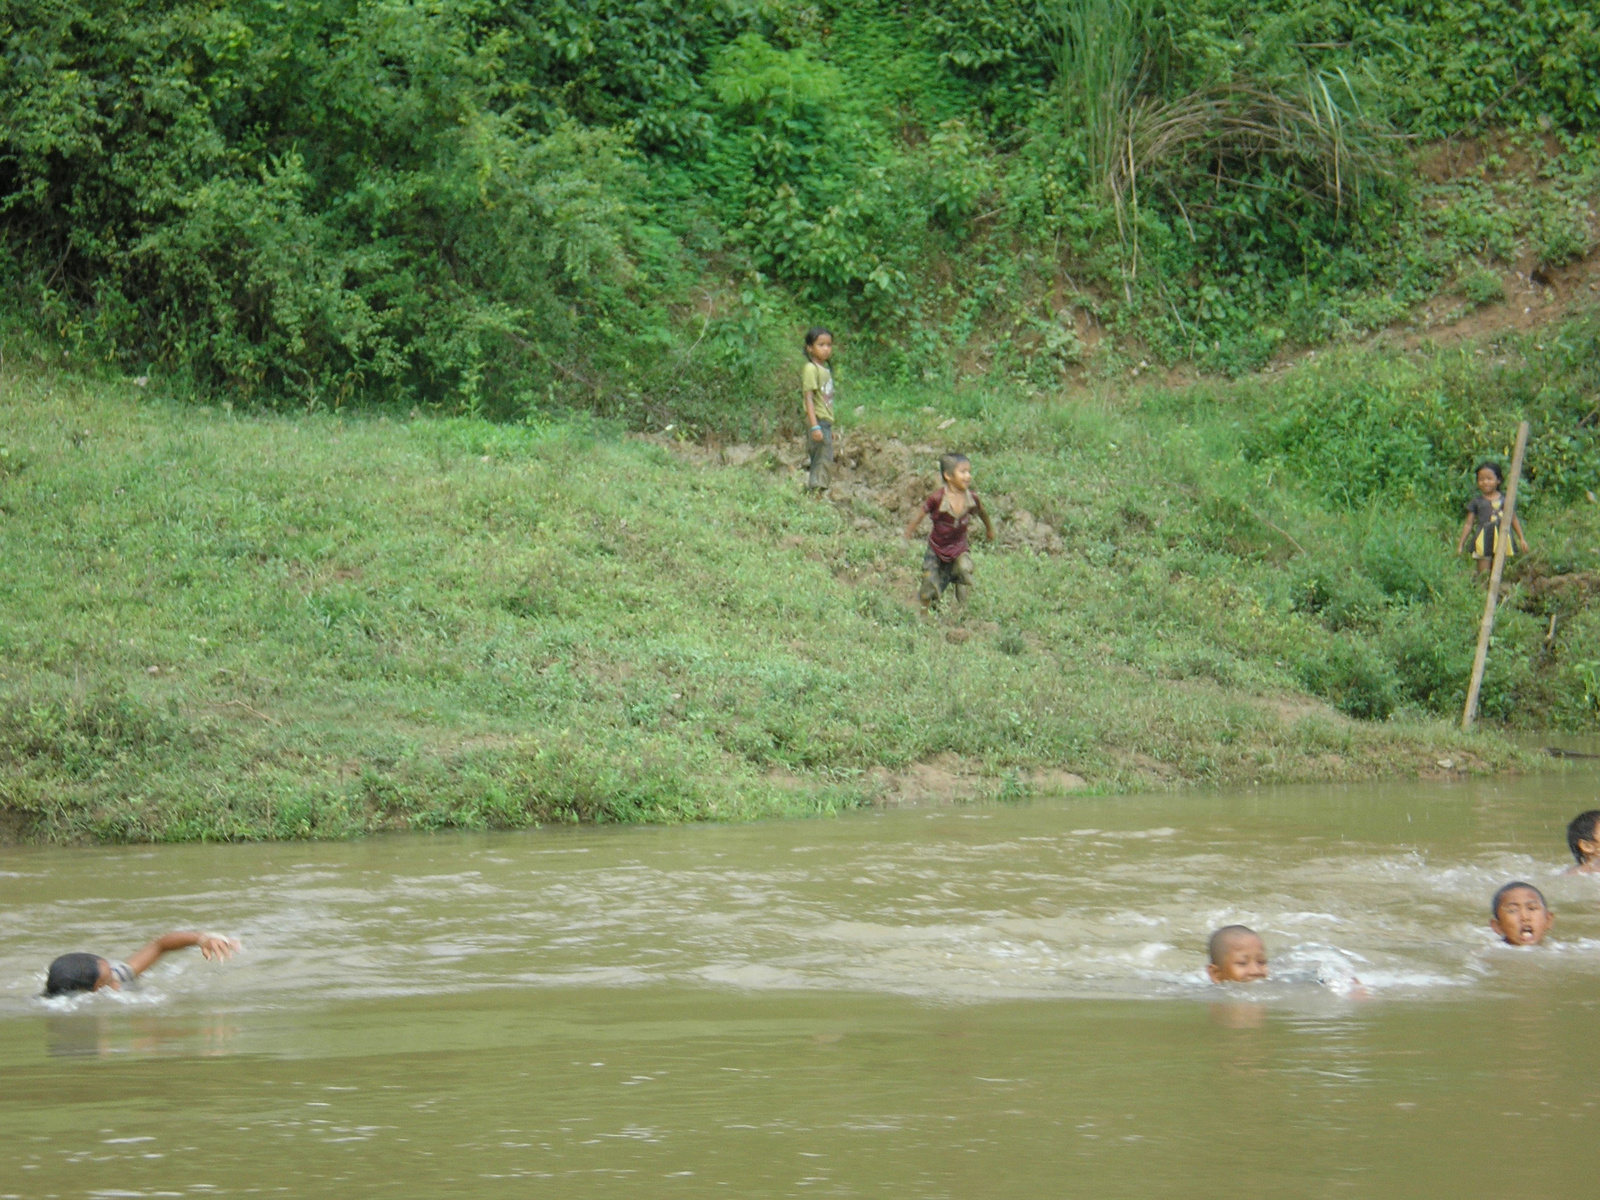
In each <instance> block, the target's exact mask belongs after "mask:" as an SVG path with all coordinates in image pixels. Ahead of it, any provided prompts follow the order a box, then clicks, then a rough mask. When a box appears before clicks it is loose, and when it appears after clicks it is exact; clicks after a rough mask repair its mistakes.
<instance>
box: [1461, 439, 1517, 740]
mask: <svg viewBox="0 0 1600 1200" xmlns="http://www.w3.org/2000/svg"><path fill="white" fill-rule="evenodd" d="M1527 449H1528V423H1527V422H1526V421H1524V422H1522V424H1520V425H1518V426H1517V449H1516V453H1515V454H1513V455H1512V456H1511V482H1510V484H1509V485H1507V487H1506V502H1505V503H1504V504H1502V505H1501V506H1500V528H1499V529H1497V530H1496V531H1495V538H1494V566H1493V568H1491V569H1490V571H1489V595H1488V597H1487V598H1486V599H1485V600H1484V602H1483V622H1482V624H1480V625H1479V626H1478V652H1477V654H1475V655H1473V658H1472V683H1471V684H1470V685H1469V686H1468V688H1467V706H1466V707H1465V708H1464V709H1462V710H1461V728H1463V729H1471V728H1472V723H1473V722H1474V721H1476V720H1477V719H1478V693H1479V692H1481V691H1482V690H1483V667H1484V664H1485V663H1486V662H1487V661H1488V660H1489V638H1490V636H1491V635H1492V634H1493V633H1494V606H1495V601H1496V600H1497V599H1499V596H1500V576H1501V575H1502V574H1503V573H1504V572H1505V569H1506V551H1507V550H1508V549H1509V548H1510V546H1511V523H1512V522H1513V521H1514V520H1516V516H1517V483H1518V481H1519V480H1520V479H1521V478H1522V456H1523V454H1524V452H1526V450H1527Z"/></svg>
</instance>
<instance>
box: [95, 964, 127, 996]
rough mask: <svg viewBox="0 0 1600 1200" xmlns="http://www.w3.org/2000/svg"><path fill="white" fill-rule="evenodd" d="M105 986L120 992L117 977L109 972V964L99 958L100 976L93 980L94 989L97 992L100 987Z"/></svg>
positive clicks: (120, 986)
mask: <svg viewBox="0 0 1600 1200" xmlns="http://www.w3.org/2000/svg"><path fill="white" fill-rule="evenodd" d="M107 987H108V988H111V989H112V990H113V991H119V992H120V991H121V990H122V985H121V984H120V983H118V982H117V977H116V976H115V975H113V974H112V973H111V964H110V963H108V962H107V961H106V960H105V959H103V958H102V959H101V960H100V977H99V978H98V979H96V980H95V981H94V990H95V991H97V992H98V991H99V990H100V989H101V988H107Z"/></svg>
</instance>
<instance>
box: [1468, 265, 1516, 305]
mask: <svg viewBox="0 0 1600 1200" xmlns="http://www.w3.org/2000/svg"><path fill="white" fill-rule="evenodd" d="M1461 293H1462V295H1464V296H1466V298H1467V299H1468V300H1471V301H1472V302H1473V303H1474V304H1498V303H1499V302H1500V301H1502V300H1504V299H1505V298H1506V289H1505V285H1504V284H1503V283H1501V282H1500V276H1498V275H1496V274H1495V273H1494V272H1493V271H1484V270H1477V271H1473V272H1472V273H1471V274H1470V275H1467V276H1465V277H1464V278H1463V279H1462V280H1461Z"/></svg>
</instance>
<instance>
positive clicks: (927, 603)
mask: <svg viewBox="0 0 1600 1200" xmlns="http://www.w3.org/2000/svg"><path fill="white" fill-rule="evenodd" d="M939 474H940V475H941V476H942V477H943V478H944V486H943V487H942V488H940V489H939V490H938V491H936V492H934V493H933V495H931V496H929V497H928V498H927V499H926V500H924V501H923V503H922V507H921V508H919V509H917V511H916V513H915V514H914V515H913V516H912V518H911V520H910V522H909V523H907V525H906V533H905V536H906V540H907V541H910V540H911V539H912V537H914V536H915V535H916V532H917V526H919V525H921V524H922V518H923V517H924V516H925V515H926V516H929V517H932V518H933V528H932V529H931V530H930V531H929V533H928V550H927V553H926V554H924V555H923V556H922V586H921V588H919V589H918V592H917V598H918V599H919V600H921V601H922V607H923V608H932V607H933V606H934V605H936V604H938V603H939V598H940V597H941V596H943V595H944V590H945V588H947V587H949V586H950V585H951V584H954V585H955V589H956V603H957V604H965V603H966V602H967V591H968V589H969V588H971V587H972V555H971V554H970V553H968V547H967V525H968V524H969V523H970V522H971V520H972V514H973V513H977V514H978V516H979V517H980V518H982V520H983V528H984V532H985V534H986V535H987V537H988V539H989V541H991V542H992V541H994V526H993V525H992V524H991V523H990V521H989V514H988V512H987V511H986V510H985V509H984V507H983V501H982V500H980V499H978V493H977V492H975V491H973V490H972V463H971V462H969V461H968V460H967V456H966V455H965V454H946V455H945V456H944V457H943V458H941V459H940V460H939Z"/></svg>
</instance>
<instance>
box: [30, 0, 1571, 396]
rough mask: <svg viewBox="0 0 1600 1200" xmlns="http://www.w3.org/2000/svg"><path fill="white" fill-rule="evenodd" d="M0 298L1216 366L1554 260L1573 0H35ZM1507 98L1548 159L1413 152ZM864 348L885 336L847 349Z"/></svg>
mask: <svg viewBox="0 0 1600 1200" xmlns="http://www.w3.org/2000/svg"><path fill="white" fill-rule="evenodd" d="M0 47H3V55H0V197H3V207H0V233H3V236H4V239H5V243H6V251H7V253H6V260H7V264H8V266H7V270H8V271H9V272H10V273H11V278H10V279H8V280H7V281H6V282H7V285H8V286H7V289H6V291H7V294H8V295H9V296H12V297H14V298H16V299H17V300H20V306H19V311H21V312H23V313H26V314H29V316H30V319H31V318H32V317H33V316H34V315H36V314H40V313H42V314H44V316H45V317H46V318H47V321H48V323H49V324H50V326H51V327H52V328H53V330H54V332H55V333H56V334H57V335H58V336H60V337H62V338H64V339H66V340H67V341H69V342H70V343H72V344H74V345H76V346H78V347H80V348H81V349H82V350H84V351H85V352H88V353H92V354H94V355H96V356H102V357H105V358H107V359H110V360H112V361H114V362H117V363H119V364H122V365H123V366H124V367H125V368H126V369H127V370H128V371H129V373H130V374H146V373H152V372H153V373H157V374H160V375H164V376H177V377H181V378H184V379H187V380H190V381H192V382H194V383H196V384H198V385H200V386H201V387H202V389H210V388H221V389H223V390H225V391H226V392H228V393H230V394H232V395H233V396H234V398H235V399H246V398H255V399H261V400H267V401H271V402H282V401H289V402H294V403H298V404H304V405H306V406H308V407H311V408H317V407H328V408H336V407H338V406H340V405H341V404H343V403H345V402H348V401H349V400H351V399H352V398H356V397H373V396H376V397H386V398H398V399H400V400H401V401H402V402H403V403H404V404H406V405H407V406H409V405H410V404H411V403H414V402H422V403H427V404H437V405H441V406H443V407H444V408H446V409H447V410H451V411H461V412H471V413H479V412H483V413H490V414H498V415H520V414H522V413H525V412H527V411H528V410H529V409H530V408H538V407H541V406H546V407H548V406H549V405H550V404H552V403H558V404H581V405H584V406H589V407H595V408H599V409H601V410H603V411H605V412H607V413H608V414H613V415H622V416H624V417H625V418H626V419H627V420H629V421H630V422H631V423H635V424H639V423H644V422H647V421H650V420H652V419H653V420H655V421H656V422H657V423H658V424H664V423H666V422H667V421H670V420H674V419H676V420H677V421H678V422H680V423H681V422H682V421H683V420H685V419H688V420H690V421H693V422H698V423H699V424H701V425H715V426H719V427H723V428H727V427H732V426H738V425H741V424H748V423H750V422H751V421H752V420H759V419H761V418H762V417H763V416H764V415H765V414H764V413H760V412H756V413H752V411H751V408H750V406H749V404H748V399H749V397H750V395H751V387H752V384H753V383H754V385H755V386H757V387H758V388H759V387H760V386H761V385H762V383H763V381H764V376H765V373H766V371H767V370H768V364H769V363H770V356H769V355H767V354H765V353H764V350H765V349H766V348H767V347H768V346H769V344H770V343H771V341H772V339H774V338H777V339H778V340H779V341H781V342H783V343H784V344H787V343H788V341H789V339H790V338H791V337H792V330H793V326H794V325H795V324H796V323H797V322H798V321H800V320H801V319H802V318H805V319H809V318H811V317H813V316H815V315H825V316H827V317H828V318H829V319H830V320H832V321H834V322H836V323H838V324H839V325H840V326H841V327H842V328H843V329H845V330H847V331H849V333H850V334H851V335H852V337H853V338H854V340H855V344H856V346H857V349H858V357H857V364H858V367H860V366H865V367H867V368H868V369H869V370H871V371H873V372H875V373H877V374H878V375H881V376H886V377H899V378H902V379H922V378H927V379H933V380H949V379H950V378H952V377H954V376H957V375H972V374H975V373H977V374H983V373H989V374H993V373H995V372H999V373H1002V374H1006V375H1011V376H1016V377H1019V378H1021V379H1023V380H1024V381H1031V382H1032V383H1033V384H1035V385H1037V386H1040V387H1049V386H1053V385H1055V384H1057V383H1058V382H1059V381H1060V379H1061V376H1062V372H1063V370H1064V369H1067V368H1069V367H1071V366H1072V365H1073V364H1075V363H1078V362H1080V361H1082V360H1083V359H1084V357H1085V350H1086V343H1088V342H1090V341H1092V340H1094V338H1095V337H1098V335H1099V334H1100V333H1101V331H1103V330H1106V329H1109V330H1110V331H1111V333H1112V337H1111V338H1110V340H1109V342H1108V343H1106V344H1105V345H1104V346H1103V347H1102V353H1101V355H1100V359H1101V360H1103V361H1101V364H1100V365H1102V366H1103V367H1115V366H1116V364H1117V363H1118V362H1120V361H1121V359H1120V358H1119V357H1118V356H1119V354H1120V353H1124V352H1125V353H1130V354H1133V355H1134V358H1133V359H1130V360H1129V361H1137V357H1138V356H1140V355H1145V356H1149V357H1152V358H1155V359H1161V360H1168V361H1170V360H1175V359H1179V358H1187V359H1192V360H1193V361H1194V362H1196V363H1197V364H1199V365H1201V366H1202V367H1205V368H1213V369H1222V370H1225V371H1229V372H1233V371H1238V370H1241V369H1245V368H1249V367H1252V366H1255V365H1258V364H1260V363H1261V362H1263V361H1264V360H1265V359H1266V358H1267V357H1268V356H1269V355H1271V354H1272V353H1273V352H1274V351H1276V350H1278V349H1279V348H1280V347H1282V346H1283V345H1285V344H1292V343H1297V342H1315V341H1320V340H1322V339H1325V338H1327V337H1330V336H1341V335H1348V334H1351V333H1357V332H1360V331H1363V330H1368V329H1372V328H1375V327H1379V326H1381V325H1384V324H1387V323H1389V322H1391V321H1393V320H1395V319H1396V318H1398V317H1400V316H1402V315H1403V314H1404V313H1406V312H1407V311H1408V309H1409V308H1410V307H1411V306H1412V305H1414V304H1415V303H1416V301H1417V300H1419V299H1421V298H1422V297H1425V296H1427V295H1429V294H1431V293H1432V292H1434V291H1435V290H1437V289H1438V288H1439V287H1441V286H1444V285H1445V284H1447V283H1449V282H1451V281H1453V280H1455V279H1457V278H1458V277H1460V278H1469V277H1471V276H1472V274H1473V272H1474V271H1475V270H1477V269H1478V268H1479V267H1480V265H1481V264H1485V263H1494V262H1496V261H1501V262H1503V261H1507V260H1509V259H1510V258H1512V257H1515V255H1516V254H1517V253H1518V252H1520V251H1521V250H1522V249H1524V248H1526V249H1527V250H1528V251H1529V252H1530V253H1532V254H1533V255H1535V256H1536V258H1537V260H1538V261H1540V262H1544V263H1551V264H1553V263H1560V262H1562V261H1565V260H1567V259H1570V258H1571V257H1573V256H1575V255H1577V254H1581V253H1582V252H1583V251H1584V250H1585V249H1586V248H1587V245H1588V242H1589V238H1590V235H1589V225H1588V222H1587V219H1586V214H1585V212H1584V203H1585V196H1586V193H1587V191H1589V190H1592V182H1593V173H1592V172H1593V163H1594V157H1593V154H1592V150H1593V146H1594V135H1595V133H1596V132H1597V130H1600V20H1597V17H1596V13H1595V10H1594V7H1593V6H1592V5H1591V4H1588V3H1585V2H1584V0H1490V2H1487V3H1485V2H1483V0H1386V2H1384V3H1378V4H1372V3H1366V2H1364V0H1363V2H1358V0H1197V2H1185V3H1182V4H1179V3H1173V2H1171V0H1040V2H1037V3H1036V2H1035V0H945V2H941V3H925V2H923V0H911V2H909V3H907V2H902V0H894V2H890V0H862V2H860V3H853V4H831V3H826V2H817V0H682V2H678V3H670V4H669V3H662V2H659V0H449V2H443V0H316V2H307V3H293V4H284V3H279V2H274V0H27V2H26V3H21V2H18V0H10V2H8V3H5V4H4V5H0ZM1501 130H1509V131H1510V132H1511V135H1512V136H1514V137H1517V136H1521V137H1524V138H1525V139H1526V141H1527V146H1528V147H1529V148H1530V149H1532V150H1533V151H1534V152H1536V156H1537V168H1536V169H1537V170H1538V171H1539V172H1541V173H1542V176H1543V178H1542V186H1540V187H1537V188H1532V189H1520V190H1519V192H1518V194H1516V195H1508V194H1497V193H1496V192H1495V191H1494V189H1493V188H1491V187H1487V186H1486V185H1484V184H1483V182H1482V181H1481V180H1469V181H1466V182H1457V183H1454V184H1449V185H1444V186H1440V187H1433V188H1428V187H1423V186H1421V185H1420V183H1419V182H1418V181H1417V180H1415V179H1414V178H1412V177H1411V176H1410V174H1409V173H1408V172H1407V171H1406V170H1405V169H1403V164H1404V162H1405V159H1406V156H1407V154H1408V153H1409V148H1410V146H1411V145H1412V144H1413V142H1415V141H1417V140H1419V139H1420V140H1426V139H1431V138H1438V137H1442V136H1445V135H1454V134H1477V133H1490V132H1495V131H1501ZM869 348H870V351H871V352H870V353H863V352H864V351H867V350H868V349H869Z"/></svg>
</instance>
